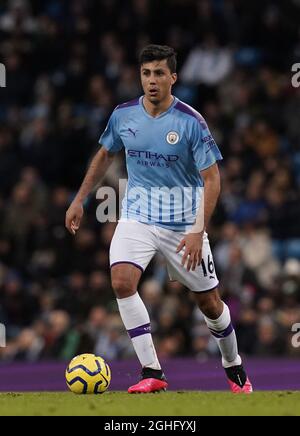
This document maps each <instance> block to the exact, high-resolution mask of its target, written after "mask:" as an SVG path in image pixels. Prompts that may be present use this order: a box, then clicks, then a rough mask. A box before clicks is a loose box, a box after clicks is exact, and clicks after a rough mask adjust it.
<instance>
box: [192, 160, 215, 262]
mask: <svg viewBox="0 0 300 436" xmlns="http://www.w3.org/2000/svg"><path fill="white" fill-rule="evenodd" d="M200 174H201V177H202V180H203V182H204V195H203V202H202V204H201V206H200V208H199V210H198V213H197V217H196V222H195V224H194V226H193V227H192V229H191V231H190V233H204V232H205V231H206V230H207V228H208V225H209V222H210V219H211V217H212V215H213V213H214V210H215V208H216V205H217V201H218V198H219V195H220V192H221V178H220V172H219V167H218V164H217V163H215V164H214V165H212V166H211V167H209V168H207V169H206V170H204V171H200ZM200 262H201V259H200Z"/></svg>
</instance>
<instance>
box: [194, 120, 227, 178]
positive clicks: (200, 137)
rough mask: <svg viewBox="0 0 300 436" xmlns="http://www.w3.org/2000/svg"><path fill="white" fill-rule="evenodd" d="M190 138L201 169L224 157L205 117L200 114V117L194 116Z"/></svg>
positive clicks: (196, 160) (197, 163) (196, 161)
mask: <svg viewBox="0 0 300 436" xmlns="http://www.w3.org/2000/svg"><path fill="white" fill-rule="evenodd" d="M190 139H191V143H192V151H193V156H194V160H195V163H196V166H197V168H198V170H199V171H203V170H206V169H207V168H209V167H211V166H212V165H214V164H215V163H216V162H217V161H218V160H222V159H223V157H222V154H221V152H220V150H219V148H218V146H217V144H216V142H215V140H214V138H213V137H212V134H211V133H210V130H209V128H208V126H207V124H206V122H205V120H204V118H202V117H201V118H200V115H199V119H196V118H193V125H192V129H191V138H190Z"/></svg>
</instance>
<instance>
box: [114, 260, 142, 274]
mask: <svg viewBox="0 0 300 436" xmlns="http://www.w3.org/2000/svg"><path fill="white" fill-rule="evenodd" d="M121 263H128V264H129V265H133V266H135V267H136V268H138V269H140V270H141V271H142V273H143V272H144V268H142V267H141V266H140V265H138V264H137V263H134V262H129V261H127V260H121V261H120V262H115V263H113V264H111V265H110V267H111V268H112V267H113V266H115V265H120V264H121Z"/></svg>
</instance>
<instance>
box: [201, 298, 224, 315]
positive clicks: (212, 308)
mask: <svg viewBox="0 0 300 436" xmlns="http://www.w3.org/2000/svg"><path fill="white" fill-rule="evenodd" d="M199 308H200V310H201V312H202V313H203V314H204V315H205V316H206V317H207V318H209V319H217V318H219V317H220V316H221V314H222V312H223V308H224V306H223V303H222V301H221V299H220V298H218V296H215V295H214V296H212V295H211V296H210V297H208V298H206V299H203V300H202V301H200V302H199Z"/></svg>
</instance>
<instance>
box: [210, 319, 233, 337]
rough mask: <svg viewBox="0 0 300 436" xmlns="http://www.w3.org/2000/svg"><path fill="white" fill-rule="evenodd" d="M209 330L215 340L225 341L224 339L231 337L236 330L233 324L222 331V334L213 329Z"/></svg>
mask: <svg viewBox="0 0 300 436" xmlns="http://www.w3.org/2000/svg"><path fill="white" fill-rule="evenodd" d="M209 330H210V331H211V334H212V335H213V336H214V337H215V338H217V339H223V338H226V337H227V336H229V335H230V334H231V333H232V332H233V330H234V328H233V325H232V323H230V324H229V326H228V327H227V328H226V329H225V330H222V331H220V332H217V331H216V330H213V329H211V328H209Z"/></svg>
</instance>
